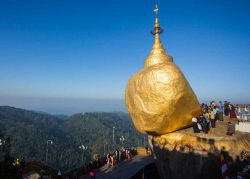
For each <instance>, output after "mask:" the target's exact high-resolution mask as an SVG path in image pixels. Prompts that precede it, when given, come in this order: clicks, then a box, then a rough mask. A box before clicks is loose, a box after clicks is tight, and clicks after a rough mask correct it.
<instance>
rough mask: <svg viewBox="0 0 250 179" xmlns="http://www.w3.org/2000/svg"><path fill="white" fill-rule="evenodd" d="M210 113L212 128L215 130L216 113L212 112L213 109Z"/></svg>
mask: <svg viewBox="0 0 250 179" xmlns="http://www.w3.org/2000/svg"><path fill="white" fill-rule="evenodd" d="M208 113H209V117H210V124H211V127H212V128H215V114H214V111H212V110H211V109H209V110H208Z"/></svg>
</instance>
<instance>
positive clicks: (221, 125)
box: [180, 117, 239, 140]
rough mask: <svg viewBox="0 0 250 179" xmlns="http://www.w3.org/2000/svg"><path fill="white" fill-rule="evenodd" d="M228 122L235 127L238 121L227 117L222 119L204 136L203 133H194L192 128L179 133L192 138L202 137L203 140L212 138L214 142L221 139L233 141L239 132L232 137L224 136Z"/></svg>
mask: <svg viewBox="0 0 250 179" xmlns="http://www.w3.org/2000/svg"><path fill="white" fill-rule="evenodd" d="M228 122H231V123H232V125H235V123H237V122H238V120H237V119H229V118H228V117H224V121H217V122H216V127H215V128H210V131H209V132H208V134H205V133H203V132H200V133H194V132H193V128H192V127H190V128H187V129H184V130H181V131H180V132H182V133H184V134H188V135H192V136H198V137H203V138H213V139H216V140H220V139H223V140H225V139H229V140H230V139H233V138H235V137H237V136H239V132H237V131H236V132H235V134H234V135H233V136H228V135H226V133H227V128H228Z"/></svg>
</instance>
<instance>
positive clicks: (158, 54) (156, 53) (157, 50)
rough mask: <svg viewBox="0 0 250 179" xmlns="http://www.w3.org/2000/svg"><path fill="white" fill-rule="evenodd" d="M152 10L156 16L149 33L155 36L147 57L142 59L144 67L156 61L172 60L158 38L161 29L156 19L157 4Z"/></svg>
mask: <svg viewBox="0 0 250 179" xmlns="http://www.w3.org/2000/svg"><path fill="white" fill-rule="evenodd" d="M154 12H155V14H156V17H155V24H154V29H153V30H152V31H151V34H153V35H154V36H155V41H154V44H153V47H152V49H151V52H150V54H149V56H148V58H146V59H145V61H144V67H148V66H152V65H155V64H158V63H166V62H173V59H172V57H171V56H169V55H168V54H167V53H166V52H165V50H164V48H163V45H162V43H161V40H160V34H161V33H162V32H163V29H162V28H161V26H160V23H159V20H158V12H159V8H158V4H156V5H155V8H154Z"/></svg>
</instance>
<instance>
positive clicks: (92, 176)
mask: <svg viewBox="0 0 250 179" xmlns="http://www.w3.org/2000/svg"><path fill="white" fill-rule="evenodd" d="M89 176H90V178H95V173H94V171H93V170H91V171H90V172H89Z"/></svg>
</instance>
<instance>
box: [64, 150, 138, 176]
mask: <svg viewBox="0 0 250 179" xmlns="http://www.w3.org/2000/svg"><path fill="white" fill-rule="evenodd" d="M134 155H136V150H135V149H130V148H126V149H125V148H123V149H121V150H118V149H117V150H115V151H114V152H113V153H110V152H109V153H108V154H107V155H106V156H104V157H100V155H95V156H94V157H93V158H94V160H93V161H90V162H88V163H85V162H84V163H83V165H82V167H81V168H80V171H79V169H75V170H73V171H71V172H70V173H69V174H68V175H67V177H68V178H77V177H76V176H82V175H84V174H89V177H90V178H95V172H94V169H98V168H100V167H102V166H104V165H106V166H107V168H110V167H114V166H115V165H117V164H118V163H119V162H120V161H123V160H130V159H132V157H133V156H134Z"/></svg>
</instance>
